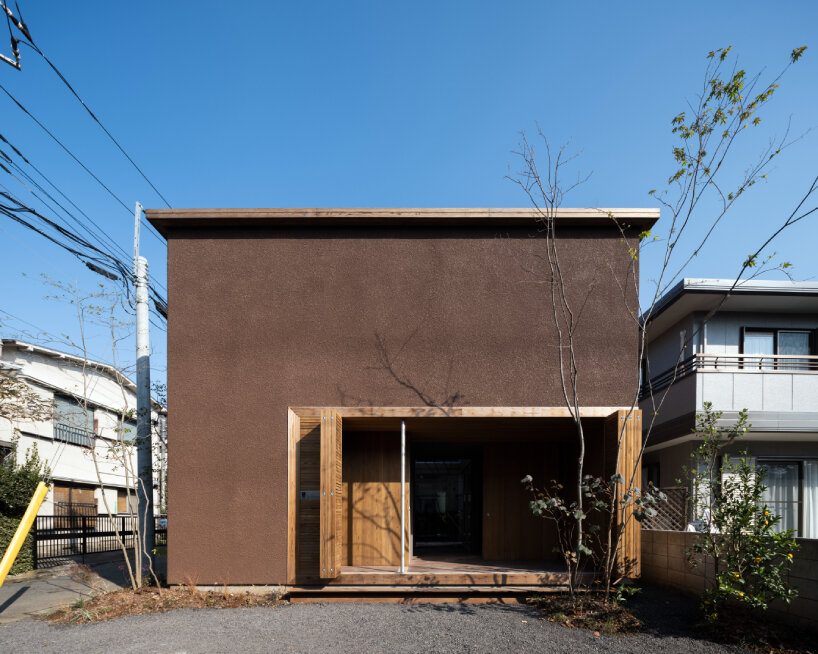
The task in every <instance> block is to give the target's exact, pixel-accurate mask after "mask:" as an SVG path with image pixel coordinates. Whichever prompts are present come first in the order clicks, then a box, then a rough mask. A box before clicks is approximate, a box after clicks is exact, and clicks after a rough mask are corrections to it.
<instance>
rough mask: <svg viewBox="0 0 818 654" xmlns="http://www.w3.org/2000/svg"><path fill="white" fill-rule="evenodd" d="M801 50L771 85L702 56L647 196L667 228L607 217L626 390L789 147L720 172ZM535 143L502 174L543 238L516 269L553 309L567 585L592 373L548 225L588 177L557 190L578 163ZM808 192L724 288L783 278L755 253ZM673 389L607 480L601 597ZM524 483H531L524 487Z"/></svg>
mask: <svg viewBox="0 0 818 654" xmlns="http://www.w3.org/2000/svg"><path fill="white" fill-rule="evenodd" d="M804 50H805V48H797V49H796V50H794V51H793V52H792V53H791V55H790V62H789V63H788V64H787V65H786V66H785V67H784V69H783V70H782V71H781V72H780V73H779V74H778V76H777V77H775V78H774V79H773V80H772V81H771V82H769V83H767V84H762V77H761V73H759V74H757V75H755V76H752V77H749V78H748V76H747V74H746V71H744V70H743V69H741V68H739V67H738V65H737V64H733V65H732V68H729V69H728V65H729V64H728V63H727V60H728V56H729V53H730V48H724V49H719V50H715V51H713V52H710V53H709V54H708V64H707V67H706V70H705V75H704V80H703V84H702V88H701V90H700V92H699V93H698V95H697V98H696V100H695V102H692V103H688V108H687V110H686V111H684V112H681V113H679V114H678V115H676V116H675V117H674V118H673V120H672V133H673V134H674V135H675V136H676V137H677V138H678V139H679V142H678V145H677V146H676V147H674V148H673V160H674V163H675V169H674V172H673V173H672V174H671V175H670V177H669V178H668V180H667V188H666V189H664V190H663V191H662V192H661V193H657V192H656V191H655V190H653V191H650V194H651V195H652V196H653V197H656V198H657V200H658V201H659V203H660V204H661V205H662V206H663V208H664V209H665V211H666V215H667V214H669V217H668V218H667V219H666V220H665V223H666V225H667V227H666V230H665V232H664V233H665V236H664V238H660V237H659V236H656V235H654V234H653V233H651V232H650V231H647V230H646V231H642V232H637V231H636V230H635V229H634V228H632V226H630V225H628V224H626V223H623V222H622V221H620V220H617V219H616V218H615V217H614V216H613V215H611V214H608V217H609V218H610V220H611V221H612V224H613V225H614V226H615V227H616V229H618V230H619V232H620V235H621V242H622V246H623V250H624V252H623V256H626V257H627V258H628V260H629V262H630V265H629V266H628V270H627V272H626V273H625V274H624V275H623V274H622V272H621V270H620V269H618V268H617V266H615V265H614V264H613V262H602V264H601V265H603V266H605V267H606V268H607V269H606V270H605V273H606V274H609V275H611V276H612V277H613V279H615V280H616V283H617V284H618V286H619V288H620V290H621V297H622V301H623V303H624V306H625V309H626V311H627V315H628V316H629V317H630V319H631V320H632V322H633V324H634V326H635V328H636V329H637V330H638V332H639V335H640V340H639V356H638V359H637V366H636V367H635V369H634V370H632V371H630V375H632V376H631V380H632V384H633V387H634V388H636V389H638V388H639V386H640V382H642V381H645V380H642V379H641V374H642V370H643V369H644V370H647V371H648V375H647V376H648V377H649V371H650V367H649V361H648V357H647V350H646V343H647V338H646V332H645V329H646V326H647V323H648V321H649V320H650V318H651V316H652V315H653V313H654V311H655V309H656V305H657V302H658V300H659V298H660V297H661V296H662V295H663V294H664V293H665V292H667V290H668V289H669V288H670V287H671V286H672V285H673V284H674V283H675V282H676V281H677V280H678V279H679V278H680V277H681V276H682V275H683V273H684V271H685V270H686V269H687V267H688V266H689V265H690V263H691V261H692V260H693V259H694V258H695V256H696V255H697V254H699V252H701V250H702V249H703V248H704V246H705V245H706V244H707V243H708V242H709V241H710V240H712V239H713V237H714V235H715V234H717V228H718V227H719V224H720V223H721V222H722V219H723V218H724V216H725V215H726V214H727V213H728V212H729V211H730V210H731V209H732V208H733V207H734V206H735V204H736V202H737V201H738V199H739V198H740V197H742V196H743V195H745V194H746V193H747V191H748V190H749V189H750V188H751V187H753V186H754V185H756V184H757V183H758V182H759V181H761V180H763V179H764V178H766V176H767V172H766V171H767V169H768V168H769V167H770V166H771V163H772V162H773V161H774V160H775V159H776V158H777V157H778V156H779V155H780V154H781V153H782V152H783V151H784V150H785V149H786V148H787V147H789V146H790V145H791V144H792V143H793V142H794V141H795V140H797V139H794V140H791V139H789V129H787V130H785V132H784V135H783V136H782V137H780V138H778V139H772V140H770V141H769V143H768V144H767V145H766V146H765V147H763V148H762V149H761V152H760V154H759V156H758V157H757V159H756V160H754V161H753V162H751V164H750V165H749V166H745V168H744V171H743V173H742V174H741V175H740V176H739V177H738V179H737V180H736V179H734V180H730V178H729V174H728V169H730V168H731V167H733V166H734V165H736V164H734V159H735V158H736V156H737V154H736V144H737V143H739V142H741V141H742V140H743V139H744V138H746V137H745V136H744V135H745V134H747V133H750V132H752V131H753V128H756V127H758V126H759V125H760V123H761V118H760V116H759V115H758V114H759V111H760V110H761V109H762V108H763V107H764V106H765V105H766V103H768V102H769V101H770V99H771V98H772V97H773V95H774V93H775V91H776V89H777V88H778V83H779V81H780V79H781V77H782V76H783V74H784V72H786V70H787V69H788V68H789V66H790V65H792V64H793V63H794V62H796V61H797V60H798V59H799V58H800V57H801V55H802V54H803V52H804ZM537 136H538V139H539V142H540V143H541V144H542V146H543V148H544V160H543V161H542V167H541V164H540V158H539V156H538V155H539V153H538V152H536V151H535V147H534V145H533V144H532V143H531V142H530V141H529V139H528V138H527V136H526V134H525V133H523V134H522V137H521V141H520V146H519V148H518V151H517V153H516V154H517V155H518V156H519V157H520V160H521V161H522V170H521V172H520V173H518V174H517V175H514V176H510V177H509V179H511V180H512V181H513V182H515V183H516V184H518V185H519V186H520V188H521V189H522V190H523V191H524V192H525V194H526V195H527V197H528V198H529V200H530V202H531V204H532V205H533V206H534V207H535V209H536V210H537V213H538V216H539V223H540V226H541V227H540V229H541V232H542V235H543V237H544V246H543V253H542V255H541V257H540V258H541V259H542V260H543V261H544V262H545V264H546V265H545V266H544V274H543V270H541V269H539V268H538V269H536V270H534V269H531V268H530V267H526V266H524V268H525V269H526V271H527V272H528V273H529V274H532V275H534V276H535V277H536V279H537V281H539V282H540V283H542V284H543V285H544V287H545V288H546V293H549V294H550V298H551V301H552V305H553V313H552V315H551V320H552V323H553V327H554V329H555V331H556V335H557V352H558V362H559V365H558V368H557V373H558V378H559V382H560V387H561V389H562V395H563V400H564V402H565V405H566V407H567V408H568V410H569V412H570V415H571V417H572V420H573V422H574V425H575V431H576V438H577V443H578V455H577V459H576V470H575V472H576V477H575V480H574V485H575V492H576V496H577V500H576V506H575V508H574V510H573V511H572V512H571V513H572V516H573V518H574V520H575V521H576V529H575V530H574V531H573V533H574V534H575V536H574V542H573V548H574V549H573V551H571V552H569V553H568V554H569V555H570V556H569V557H568V560H569V561H570V564H569V576H570V577H571V580H572V583H574V582H575V581H576V574H577V572H578V571H579V570H580V569H581V566H582V558H583V557H589V556H591V555H592V553H591V551H590V549H589V548H588V547H587V545H586V543H585V540H586V535H587V532H586V529H585V527H584V521H585V519H586V515H587V514H586V510H585V508H586V507H585V501H584V499H583V498H584V497H587V496H588V494H589V489H588V483H587V481H586V480H585V475H584V463H585V456H586V449H585V448H586V438H585V433H584V429H583V425H582V420H581V419H580V409H581V407H582V406H583V403H584V401H585V398H583V397H582V396H581V393H580V388H581V380H582V379H583V377H584V376H588V375H591V374H593V371H590V370H589V371H584V370H581V369H580V367H579V365H578V359H577V356H576V353H577V351H578V350H577V348H578V342H577V340H578V339H577V327H578V325H579V316H581V311H582V307H583V305H584V303H585V302H586V301H587V299H588V296H589V294H590V293H586V294H585V295H584V296H579V297H569V294H568V293H567V291H566V284H565V269H564V267H563V266H562V264H561V261H560V252H561V250H562V243H561V241H560V238H559V228H558V221H557V219H556V218H557V210H558V208H559V207H560V206H561V204H562V202H563V200H564V198H565V196H566V195H567V194H568V193H569V192H570V191H572V190H573V189H575V188H576V187H577V186H578V185H580V184H582V183H583V182H584V181H585V180H586V179H587V177H581V176H578V177H577V178H576V179H575V180H573V181H569V182H568V183H564V182H563V177H564V169H565V167H566V165H567V164H569V163H570V162H572V161H573V159H574V158H575V157H576V155H573V154H570V153H569V152H568V149H567V146H563V147H561V148H559V149H557V150H554V148H552V145H551V143H550V142H549V140H548V138H547V137H546V135H545V134H544V133H543V131H542V130H541V129H540V128H539V127H538V128H537ZM736 163H740V162H736ZM816 188H818V178H816V180H814V181H813V183H812V184H811V185H810V187H809V188H808V189H807V191H806V193H805V194H804V196H803V197H802V198H801V199H800V200H799V201H798V202H796V203H795V209H794V210H793V211H792V212H791V213H790V214H789V215H788V216H787V218H786V219H785V220H783V221H782V223H781V225H780V226H779V227H778V228H777V229H775V230H774V231H773V232H772V233H771V234H770V235H769V236H768V237H767V238H766V239H764V240H763V241H761V246H760V247H759V248H758V249H757V250H756V251H755V252H754V253H753V254H751V255H750V256H749V257H748V258H747V259H746V260H745V261H744V262H743V264H742V265H741V266H740V270H739V273H738V275H737V276H736V281H735V282H734V284H733V287H732V288H735V286H736V285H737V284H738V283H739V282H740V281H741V280H742V279H744V278H745V276H746V273H747V272H748V271H751V272H753V273H754V274H753V276H755V275H757V274H759V272H760V271H765V272H767V271H769V270H771V269H775V270H782V271H785V272H786V270H787V268H789V264H788V263H787V262H781V263H778V264H776V263H775V262H774V260H773V256H774V255H766V256H764V255H763V253H764V252H765V251H766V248H767V247H768V246H769V245H770V244H771V243H772V242H773V240H774V239H775V238H776V237H777V236H779V235H780V234H781V233H782V232H783V231H784V230H786V229H787V228H789V227H791V226H792V225H793V224H795V223H797V222H798V221H800V220H803V219H804V218H806V217H808V216H810V215H811V214H812V213H814V212H815V211H816V210H818V207H810V206H809V201H810V200H811V199H812V196H813V194H815V192H816ZM713 201H715V202H716V209H715V210H711V209H709V205H708V204H707V203H711V202H713ZM603 215H604V214H603ZM688 237H689V238H693V239H694V245H693V247H692V248H691V249H688V250H685V247H684V245H685V243H686V242H687V241H686V240H685V239H686V238H688ZM649 245H652V246H661V247H662V248H663V250H662V257H661V261H660V266H659V271H658V274H657V276H656V280H655V284H654V289H653V293H652V294H651V295H650V296H649V300H648V301H647V302H646V303H645V305H644V306H640V304H639V288H638V265H639V261H640V253H641V251H642V249H643V248H644V247H646V246H649ZM762 258H763V261H764V264H763V265H762ZM731 290H732V289H731ZM728 296H729V293H727V294H725V297H724V298H723V299H722V301H721V302H720V303H719V304H718V306H717V307H716V308H714V309H713V310H712V311H711V312H710V313H709V314H708V315H707V316H706V318H705V321H707V320H709V319H711V318H712V316H713V315H715V313H716V312H717V311H718V310H719V309H720V307H721V306H722V305H723V303H724V301H725V300H726V298H727V297H728ZM695 336H696V334H695V333H691V334H690V335H688V336H687V337H686V341H685V343H684V344H683V346H682V347H681V349H680V352H679V355H678V357H677V362H676V367H675V368H674V371H678V366H679V364H680V363H681V361H682V359H683V357H684V353H685V351H686V349H687V348H688V347H689V344H690V342H691V340H692V339H693V338H695ZM643 362H644V366H643ZM675 375H676V372H674V379H672V380H671V385H672V383H673V381H675ZM671 385H668V386H666V387H665V388H664V389H663V390H662V393H661V394H658V395H654V393H653V392H652V389H651V388H650V385H649V383H648V384H647V385H646V388H647V390H648V391H649V402H650V405H651V410H650V412H649V414H650V415H649V417H648V420H646V421H645V438H644V439H643V445H642V449H641V451H640V452H639V457H638V459H637V461H636V463H635V465H634V469H633V471H632V473H631V474H630V478H619V476H618V475H615V476H614V477H612V478H611V480H610V482H611V483H613V484H615V485H616V492H615V493H613V495H612V497H614V498H616V500H615V501H610V502H609V503H608V507H607V513H608V520H607V522H608V525H607V542H606V547H605V551H604V556H603V563H602V568H603V569H602V573H603V576H604V584H605V589H606V596H607V594H608V593H609V592H610V589H611V586H612V584H613V583H615V582H616V581H617V579H618V578H620V577H621V576H623V575H625V574H627V572H628V570H627V569H623V568H622V567H621V566H618V565H617V561H618V557H617V555H618V552H619V550H620V546H621V539H622V534H623V533H624V531H625V527H626V525H627V523H628V521H630V520H633V519H636V520H639V519H642V518H643V517H644V516H645V515H650V511H653V509H652V508H651V507H650V506H649V505H650V504H651V503H652V502H651V500H652V499H655V498H652V497H651V496H650V495H646V496H644V497H642V493H643V491H641V490H640V489H637V488H635V480H636V476H637V473H638V470H639V467H640V466H641V458H642V454H643V453H644V448H645V445H646V443H647V442H648V439H649V437H650V433H651V430H652V428H653V426H654V423H655V420H656V416H657V415H658V412H659V410H660V408H661V406H662V404H663V402H664V400H665V398H666V397H667V393H668V391H669V390H670V387H671ZM638 406H639V391H638V390H637V391H636V392H635V393H634V396H633V399H632V402H631V404H630V408H629V412H628V415H629V417H630V415H631V414H632V413H633V411H634V410H636V409H637V408H638ZM625 425H626V423H623V424H622V425H621V428H620V431H619V434H618V437H617V447H616V461H615V463H616V467H615V469H616V470H619V469H620V465H619V464H620V458H621V455H622V444H623V440H624V437H625V429H626V426H625ZM527 483H530V480H529V481H528V482H527ZM592 501H595V500H592Z"/></svg>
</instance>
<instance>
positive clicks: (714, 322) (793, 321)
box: [703, 310, 818, 355]
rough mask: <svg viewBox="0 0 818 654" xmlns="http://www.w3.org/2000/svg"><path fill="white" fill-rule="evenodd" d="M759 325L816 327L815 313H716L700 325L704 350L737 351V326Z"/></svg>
mask: <svg viewBox="0 0 818 654" xmlns="http://www.w3.org/2000/svg"><path fill="white" fill-rule="evenodd" d="M742 327H754V328H761V329H765V328H766V329H818V316H816V315H814V314H813V315H801V314H789V313H764V312H763V311H762V310H759V312H757V313H741V312H736V313H731V312H730V313H728V312H725V313H720V314H716V315H715V316H713V318H712V319H711V320H710V321H708V323H707V325H706V326H705V328H704V330H703V331H704V349H703V352H704V353H706V354H726V355H737V354H740V352H739V347H740V343H741V328H742Z"/></svg>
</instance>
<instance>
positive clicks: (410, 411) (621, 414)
mask: <svg viewBox="0 0 818 654" xmlns="http://www.w3.org/2000/svg"><path fill="white" fill-rule="evenodd" d="M324 411H335V412H337V414H338V415H339V416H340V417H341V418H342V419H343V418H440V419H445V418H450V419H457V418H570V417H571V412H570V411H569V410H568V408H566V407H496V406H495V407H453V408H449V409H442V408H437V407H428V406H422V407H289V408H288V409H287V433H288V437H287V507H288V508H287V583H288V584H290V585H294V584H295V583H296V540H297V534H296V511H297V501H298V498H297V494H298V492H297V488H296V478H297V461H296V446H297V443H298V440H299V438H300V425H301V419H302V418H308V417H310V418H315V417H320V416H321V415H322V412H324ZM629 413H630V414H631V417H630V419H629V420H628V426H627V428H626V429H625V439H626V443H625V445H624V446H625V447H626V448H629V449H628V451H629V452H630V453H633V452H638V450H639V447H638V445H641V436H642V430H641V414H642V412H641V411H640V410H638V409H633V410H631V409H630V408H629V407H621V406H597V407H585V408H582V409H581V410H580V417H581V418H606V419H609V420H610V422H608V421H606V422H607V423H608V424H610V425H613V424H616V425H619V424H620V422H622V423H624V420H625V416H627V415H628V414H629ZM614 431H617V432H619V430H614V429H613V428H609V429H606V430H605V432H606V433H605V438H606V450H608V449H609V440H610V438H612V436H611V435H610V434H612V433H613V432H614ZM626 458H627V459H628V460H630V459H631V458H632V457H631V454H628V455H627V457H626ZM626 463H627V461H625V460H624V459H623V460H622V461H620V465H619V469H620V470H623V469H624V467H625V465H626ZM638 468H639V469H638V470H637V471H636V473H635V474H636V475H637V477H641V466H638ZM640 482H641V479H639V478H638V479H636V484H635V485H636V486H640ZM631 522H635V521H631ZM639 536H640V532H639V525H638V523H636V524H635V525H632V526H631V528H630V529H629V530H627V531H626V534H625V535H624V536H623V539H622V548H623V553H627V554H626V556H628V558H631V559H633V560H634V562H635V563H636V566H637V568H636V569H637V570H638V567H639V565H640V564H641V560H640V559H641V546H640V543H639Z"/></svg>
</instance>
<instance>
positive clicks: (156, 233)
mask: <svg viewBox="0 0 818 654" xmlns="http://www.w3.org/2000/svg"><path fill="white" fill-rule="evenodd" d="M0 91H3V93H5V94H6V95H7V96H8V97H9V99H10V100H11V101H12V102H13V103H14V104H16V105H17V107H18V108H19V109H20V110H21V111H22V112H23V113H24V114H26V115H27V116H28V117H29V118H31V120H33V121H34V122H35V123H36V124H37V126H38V127H40V129H42V130H43V131H44V132H45V133H46V134H48V136H49V137H51V139H52V140H53V141H54V142H55V143H56V144H57V145H59V146H60V147H61V148H62V149H63V150H64V151H65V152H66V154H68V156H69V157H71V158H72V159H73V160H74V161H75V162H76V163H77V164H78V165H79V166H80V167H81V168H82V169H83V170H84V171H85V172H86V173H88V174H89V175H90V176H91V177H92V178H93V179H94V180H95V181H96V182H97V184H99V185H100V186H101V187H102V188H103V189H105V191H107V192H108V194H109V195H110V196H111V197H112V198H113V199H114V200H116V201H117V202H118V203H119V204H120V205H121V206H122V207H123V208H124V209H125V211H127V212H128V215H129V216H132V215H133V213H132V211H131V209H130V208H129V207H128V205H127V204H125V202H124V201H123V200H122V198H120V197H119V196H118V195H117V194H116V193H114V192H113V191H112V190H111V189H110V188H109V187H108V186H107V185H106V184H105V182H103V181H102V180H101V179H100V178H99V177H97V176H96V175H95V174H94V173H93V172H92V171H91V169H90V168H88V166H86V165H85V164H84V163H83V162H82V161H81V160H80V159H79V157H77V156H76V155H75V154H74V153H73V152H71V150H69V149H68V146H66V145H65V144H64V143H63V142H62V141H61V140H60V139H59V138H58V137H57V136H56V135H55V134H54V133H53V132H52V131H51V130H50V129H48V128H47V127H46V126H45V125H44V124H43V123H42V122H40V120H39V119H38V118H37V117H36V116H35V115H34V114H32V113H31V112H30V111H29V110H28V109H26V107H25V106H23V104H22V103H21V102H20V101H19V100H17V98H15V97H14V95H12V94H11V92H10V91H9V90H8V89H7V88H6V87H5V86H4V85H3V84H0ZM148 227H149V231H148V233H149V234H152V235H153V236H154V238H156V239H157V240H158V241H159V242H160V243H161V244H163V245H167V243H166V241H165V240H164V239H163V238H162V236H161V235H160V234H159V232H157V231H156V229H155V228H153V226H152V225H150V224H149V225H148Z"/></svg>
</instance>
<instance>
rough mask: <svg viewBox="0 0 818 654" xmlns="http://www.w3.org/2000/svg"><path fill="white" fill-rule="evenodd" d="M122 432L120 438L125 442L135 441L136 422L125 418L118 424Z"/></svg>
mask: <svg viewBox="0 0 818 654" xmlns="http://www.w3.org/2000/svg"><path fill="white" fill-rule="evenodd" d="M120 429H121V432H122V440H123V442H125V443H133V442H135V441H136V423H135V422H132V421H131V420H126V421H125V422H123V423H121V424H120Z"/></svg>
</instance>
